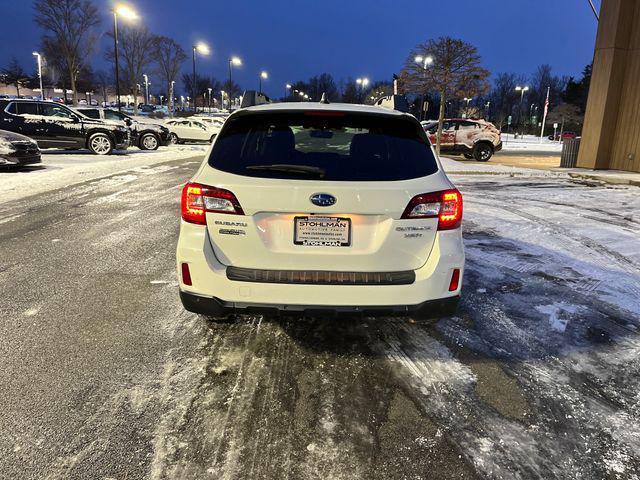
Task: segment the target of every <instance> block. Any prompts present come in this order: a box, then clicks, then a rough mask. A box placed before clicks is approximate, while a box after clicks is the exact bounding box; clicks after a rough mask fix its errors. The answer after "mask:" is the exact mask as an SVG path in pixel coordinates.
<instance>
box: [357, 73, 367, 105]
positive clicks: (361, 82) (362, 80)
mask: <svg viewBox="0 0 640 480" xmlns="http://www.w3.org/2000/svg"><path fill="white" fill-rule="evenodd" d="M356 83H357V84H358V85H359V86H360V94H361V95H362V93H363V92H364V89H365V88H367V85H369V79H368V78H366V77H364V78H356ZM358 100H359V101H360V99H358Z"/></svg>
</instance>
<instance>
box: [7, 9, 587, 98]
mask: <svg viewBox="0 0 640 480" xmlns="http://www.w3.org/2000/svg"><path fill="white" fill-rule="evenodd" d="M128 3H129V4H130V5H131V6H133V7H135V9H136V10H137V11H138V12H139V13H140V15H141V16H142V18H141V20H140V21H142V22H144V23H145V24H146V25H147V26H148V27H149V28H150V29H151V31H152V32H154V33H157V34H163V35H167V36H170V37H173V38H174V39H175V40H177V41H178V42H179V43H180V44H181V45H182V46H183V47H184V48H185V50H188V51H190V47H191V45H192V44H193V42H195V41H197V40H203V41H205V42H207V43H208V44H209V45H210V46H211V47H212V49H213V51H212V54H211V55H210V56H209V57H208V58H201V59H199V64H198V72H199V73H201V74H204V75H211V76H214V77H216V78H218V79H222V80H224V79H225V78H226V75H227V59H228V57H229V55H231V54H234V55H238V56H240V57H241V58H242V60H243V63H244V65H243V66H242V67H241V68H239V69H236V70H235V71H234V80H236V81H238V82H239V83H240V84H241V86H242V87H243V88H256V87H257V74H258V72H259V71H260V70H262V69H265V70H267V71H268V72H269V74H270V78H269V80H268V81H267V82H266V83H265V84H264V89H265V90H266V92H267V93H269V94H271V95H272V96H279V95H281V94H282V92H283V88H284V84H285V83H286V82H293V81H295V80H298V79H307V78H308V77H310V76H313V75H315V74H319V73H323V72H328V73H331V74H332V75H333V76H334V77H335V78H336V80H337V81H338V80H340V79H347V78H348V77H358V76H368V77H369V78H370V79H372V80H378V79H389V78H390V77H391V76H392V74H393V73H395V72H397V71H398V70H399V69H400V68H401V66H402V63H403V61H404V60H405V58H406V57H407V55H408V53H409V51H410V50H411V49H412V48H413V47H414V46H415V45H416V44H417V43H419V42H422V41H425V40H427V39H429V38H433V37H439V36H442V35H449V36H452V37H457V38H461V39H463V40H465V41H467V42H470V43H472V44H474V45H476V46H477V47H478V49H479V52H480V54H481V55H482V59H483V63H484V66H485V67H486V68H488V69H489V70H490V71H491V72H492V74H495V73H498V72H502V71H513V72H516V73H522V74H530V73H531V72H532V71H533V70H534V69H535V67H536V66H537V65H539V64H541V63H549V64H550V65H551V66H552V67H553V70H554V72H555V73H556V74H560V75H576V76H577V75H579V73H580V72H581V70H582V69H583V67H584V66H585V65H586V64H588V63H590V62H591V60H592V57H593V46H594V42H595V34H596V28H597V24H596V20H595V18H594V16H593V13H592V12H591V10H590V9H589V6H588V3H587V1H586V0H562V1H558V0H535V1H527V0H508V1H507V0H505V1H496V0H485V1H484V2H480V1H478V0H458V1H455V2H454V1H451V0H448V1H445V0H431V1H427V0H422V1H419V0H396V1H393V0H367V1H364V0H340V1H338V0H326V1H322V2H321V1H301V2H293V1H291V0H271V1H253V2H252V1H242V0H239V1H226V2H215V1H212V0H183V1H179V2H178V1H175V0H132V1H130V2H128ZM597 3H598V4H599V2H597ZM95 4H96V5H97V6H98V7H99V8H100V10H101V12H103V14H104V18H103V23H102V26H101V30H103V31H105V32H106V31H107V30H109V29H111V28H112V23H111V17H110V9H111V7H112V4H113V2H112V1H111V0H96V1H95ZM0 5H1V6H2V12H3V17H4V18H5V19H11V21H8V22H7V21H6V22H4V24H3V29H2V34H1V35H2V45H3V48H2V49H0V65H5V64H6V63H7V61H8V59H9V58H10V57H11V56H12V55H15V56H16V57H18V59H19V60H20V62H21V63H22V64H23V66H24V67H25V68H26V69H28V70H29V71H32V69H33V60H32V56H31V52H32V51H33V50H35V49H37V48H38V45H39V38H40V35H41V32H40V30H39V29H38V27H37V26H36V25H35V23H34V22H33V18H32V13H33V6H32V2H31V1H29V0H0ZM108 47H110V44H109V43H108V42H107V40H106V39H103V41H102V42H101V44H100V49H99V51H97V52H96V53H95V55H94V59H93V62H92V63H93V65H94V67H95V68H101V67H102V68H104V66H105V65H104V64H105V62H104V60H103V59H104V50H105V49H106V48H108ZM190 68H191V63H190V61H189V62H188V63H187V62H186V63H185V65H184V71H189V69H190ZM180 86H181V85H180ZM152 89H153V88H152ZM154 90H155V89H154Z"/></svg>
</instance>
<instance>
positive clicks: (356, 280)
mask: <svg viewBox="0 0 640 480" xmlns="http://www.w3.org/2000/svg"><path fill="white" fill-rule="evenodd" d="M227 278H228V279H229V280H234V281H236V282H253V283H289V284H302V285H409V284H412V283H413V282H415V280H416V273H415V272H414V271H413V270H407V271H399V272H333V271H320V270H260V269H256V268H240V267H227Z"/></svg>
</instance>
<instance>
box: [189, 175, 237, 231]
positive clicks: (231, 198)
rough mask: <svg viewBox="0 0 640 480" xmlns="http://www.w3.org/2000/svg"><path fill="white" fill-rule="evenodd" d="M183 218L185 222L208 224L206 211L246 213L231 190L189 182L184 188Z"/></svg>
mask: <svg viewBox="0 0 640 480" xmlns="http://www.w3.org/2000/svg"><path fill="white" fill-rule="evenodd" d="M181 211H182V219H183V220H184V221H185V222H189V223H196V224H199V225H206V224H207V219H206V213H207V212H213V213H231V214H234V215H244V211H243V210H242V207H241V206H240V203H239V202H238V199H237V198H236V196H235V195H234V194H233V193H231V192H230V191H229V190H224V189H222V188H216V187H209V186H207V185H201V184H199V183H187V184H186V185H185V186H184V188H183V189H182V205H181Z"/></svg>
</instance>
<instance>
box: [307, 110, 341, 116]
mask: <svg viewBox="0 0 640 480" xmlns="http://www.w3.org/2000/svg"><path fill="white" fill-rule="evenodd" d="M304 114H305V116H307V117H344V116H345V115H346V113H345V112H336V111H334V110H308V111H306V112H304Z"/></svg>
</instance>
